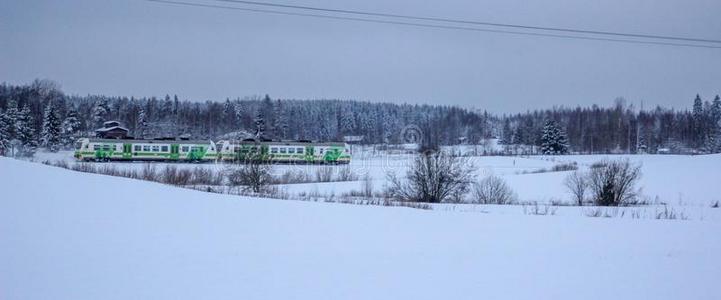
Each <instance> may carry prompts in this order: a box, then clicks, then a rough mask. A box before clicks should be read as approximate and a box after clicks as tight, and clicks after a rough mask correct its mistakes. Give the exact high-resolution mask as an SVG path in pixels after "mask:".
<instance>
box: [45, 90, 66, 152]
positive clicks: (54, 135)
mask: <svg viewBox="0 0 721 300" xmlns="http://www.w3.org/2000/svg"><path fill="white" fill-rule="evenodd" d="M60 125H61V124H60V118H59V117H58V114H57V112H56V109H55V105H54V104H53V103H52V102H51V103H48V105H46V106H45V113H44V114H43V125H42V126H43V127H42V131H41V132H40V145H41V146H42V147H45V148H47V149H48V150H50V151H51V152H57V151H58V150H59V149H60V130H61V128H60Z"/></svg>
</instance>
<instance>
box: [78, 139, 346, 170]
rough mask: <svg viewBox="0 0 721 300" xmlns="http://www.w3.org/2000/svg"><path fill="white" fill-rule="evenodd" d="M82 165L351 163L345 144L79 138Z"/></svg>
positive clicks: (249, 140)
mask: <svg viewBox="0 0 721 300" xmlns="http://www.w3.org/2000/svg"><path fill="white" fill-rule="evenodd" d="M75 158H76V159H78V160H81V161H179V162H215V161H218V162H220V161H223V162H243V161H246V160H249V159H253V160H261V161H267V162H273V163H276V162H277V163H311V164H313V163H330V164H338V163H341V164H344V163H350V159H351V153H350V148H349V147H348V145H347V144H345V143H340V142H326V143H317V142H311V141H265V140H263V141H259V140H254V139H246V140H242V141H231V140H222V141H218V143H217V144H216V143H214V142H213V141H210V140H208V141H191V140H174V139H173V140H163V139H159V140H135V139H99V138H81V139H78V140H77V142H76V144H75Z"/></svg>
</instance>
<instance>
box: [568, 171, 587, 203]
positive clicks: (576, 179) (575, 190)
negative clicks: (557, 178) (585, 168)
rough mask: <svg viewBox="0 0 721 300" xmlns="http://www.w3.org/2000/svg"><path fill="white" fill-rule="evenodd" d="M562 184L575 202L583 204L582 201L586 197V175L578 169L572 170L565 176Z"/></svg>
mask: <svg viewBox="0 0 721 300" xmlns="http://www.w3.org/2000/svg"><path fill="white" fill-rule="evenodd" d="M563 185H565V186H566V188H567V189H568V191H570V192H571V194H572V195H573V199H574V200H575V202H576V204H578V206H583V201H584V200H585V199H586V190H588V179H587V178H586V175H585V174H583V173H582V172H580V171H574V172H573V173H571V174H568V176H566V179H565V180H564V181H563Z"/></svg>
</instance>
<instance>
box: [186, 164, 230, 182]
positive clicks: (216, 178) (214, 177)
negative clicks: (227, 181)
mask: <svg viewBox="0 0 721 300" xmlns="http://www.w3.org/2000/svg"><path fill="white" fill-rule="evenodd" d="M189 184H195V185H199V184H205V185H222V184H223V175H222V174H221V173H220V172H217V171H214V170H212V169H209V168H203V167H195V168H194V169H193V171H192V174H191V179H190V182H189Z"/></svg>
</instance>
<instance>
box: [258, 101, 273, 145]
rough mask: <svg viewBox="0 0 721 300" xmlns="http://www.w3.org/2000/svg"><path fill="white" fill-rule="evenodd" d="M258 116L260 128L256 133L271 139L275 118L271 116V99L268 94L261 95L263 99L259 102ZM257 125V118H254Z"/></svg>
mask: <svg viewBox="0 0 721 300" xmlns="http://www.w3.org/2000/svg"><path fill="white" fill-rule="evenodd" d="M259 113H260V116H261V118H260V119H261V120H262V123H263V124H262V130H260V131H257V132H256V135H258V134H260V136H259V137H261V136H262V137H264V138H269V139H272V138H274V137H273V134H274V133H275V128H274V127H273V125H275V118H274V116H273V101H272V100H271V99H270V96H269V95H265V97H263V101H262V102H261V104H260V111H259ZM257 126H258V124H257V120H256V127H257Z"/></svg>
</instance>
